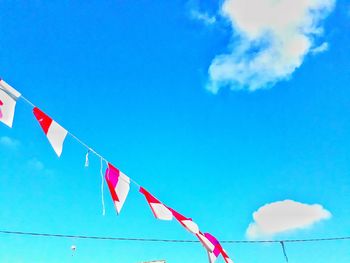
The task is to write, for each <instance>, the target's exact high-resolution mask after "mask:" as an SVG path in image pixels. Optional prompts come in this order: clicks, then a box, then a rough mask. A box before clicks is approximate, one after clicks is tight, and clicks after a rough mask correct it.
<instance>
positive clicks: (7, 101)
mask: <svg viewBox="0 0 350 263" xmlns="http://www.w3.org/2000/svg"><path fill="white" fill-rule="evenodd" d="M19 97H22V98H23V99H24V100H25V101H26V102H27V103H28V104H30V105H31V106H32V107H33V114H34V116H35V118H36V119H37V121H38V122H39V124H40V126H41V128H42V130H43V131H44V133H45V135H46V137H47V139H48V140H49V142H50V144H51V146H52V148H53V150H54V151H55V153H56V154H57V156H58V157H60V156H61V154H62V150H63V144H64V141H65V138H66V137H67V135H68V131H67V130H66V129H64V128H63V127H62V126H61V125H59V124H58V123H57V122H56V121H54V120H53V119H52V118H51V117H49V116H48V115H47V114H46V113H44V112H43V111H42V110H40V109H39V108H38V107H35V106H34V104H32V103H31V102H30V101H29V100H27V99H26V98H24V97H23V96H22V95H21V94H20V93H19V92H18V91H16V90H15V89H14V88H12V87H11V86H10V85H8V84H7V83H6V82H5V81H3V80H1V79H0V121H1V122H3V123H5V124H6V125H8V126H9V127H12V123H13V118H14V113H15V106H16V101H17V99H18V98H19ZM70 135H71V136H72V138H73V139H75V140H76V141H77V142H79V143H80V144H81V145H83V146H84V147H86V148H87V154H86V156H85V167H87V166H89V153H90V152H92V153H94V154H95V155H97V156H98V157H99V158H100V159H101V177H102V182H103V173H102V169H103V161H105V162H106V163H107V166H108V167H107V169H106V172H105V180H106V182H107V185H108V188H109V191H110V194H111V197H112V200H113V203H114V206H115V209H116V211H117V214H120V212H121V210H122V208H123V205H124V203H125V201H126V198H127V196H128V194H129V190H130V182H133V183H134V184H136V185H137V186H139V185H138V184H137V183H136V182H135V181H133V180H131V179H130V178H129V177H128V176H126V175H125V174H124V173H122V172H121V171H120V170H119V169H117V168H116V167H114V166H113V165H112V164H111V163H109V162H108V161H107V160H106V159H105V158H104V157H102V155H100V154H98V153H97V152H96V151H94V150H93V149H92V148H90V147H89V146H88V145H86V144H85V143H83V142H82V141H81V140H80V139H78V138H77V137H76V136H74V135H72V134H71V133H70ZM101 187H102V195H103V184H102V186H101ZM139 192H140V193H141V194H143V196H144V197H145V199H146V201H147V203H148V205H149V206H150V208H151V211H152V213H153V215H154V216H155V217H156V218H157V219H159V220H172V219H173V218H175V219H176V220H177V221H178V222H179V223H180V224H181V225H182V226H183V227H184V228H185V229H186V230H187V231H189V232H190V233H192V234H194V235H196V237H197V238H198V239H199V241H200V242H201V243H202V245H203V246H204V247H205V248H206V250H207V253H208V257H209V262H210V263H214V262H215V261H216V259H217V258H218V256H219V255H220V254H221V255H222V256H223V258H224V260H225V262H226V263H233V261H232V260H231V259H230V258H229V256H228V254H227V253H226V251H225V250H224V249H223V248H222V247H221V245H220V243H219V241H218V240H217V239H216V238H215V237H213V236H212V235H210V234H209V233H204V234H203V233H202V232H201V231H200V230H199V227H198V225H197V224H196V223H195V222H194V221H193V220H192V219H191V218H188V217H185V216H184V215H182V214H180V213H178V212H177V211H175V210H174V209H172V208H170V207H168V206H166V205H165V204H163V203H162V202H161V201H159V200H158V199H157V198H156V197H154V196H153V195H152V194H151V193H149V192H148V191H147V190H146V189H145V188H143V187H141V186H139ZM102 200H103V199H102ZM103 206H104V202H103Z"/></svg>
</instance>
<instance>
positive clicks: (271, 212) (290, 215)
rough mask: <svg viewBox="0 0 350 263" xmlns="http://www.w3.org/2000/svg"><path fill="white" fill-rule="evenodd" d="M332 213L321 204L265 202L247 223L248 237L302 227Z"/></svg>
mask: <svg viewBox="0 0 350 263" xmlns="http://www.w3.org/2000/svg"><path fill="white" fill-rule="evenodd" d="M331 216H332V214H331V213H330V212H329V211H328V210H326V209H324V208H323V207H322V205H319V204H314V205H308V204H303V203H299V202H295V201H293V200H285V201H278V202H274V203H270V204H266V205H264V206H262V207H260V208H259V209H258V211H256V212H254V214H253V218H254V222H252V223H250V224H249V227H248V229H247V231H246V234H247V236H248V237H249V238H253V239H254V238H259V237H271V236H273V235H275V234H278V233H283V232H286V231H291V230H297V229H304V228H308V227H311V226H312V225H313V224H315V223H317V222H319V221H321V220H325V219H329V218H331Z"/></svg>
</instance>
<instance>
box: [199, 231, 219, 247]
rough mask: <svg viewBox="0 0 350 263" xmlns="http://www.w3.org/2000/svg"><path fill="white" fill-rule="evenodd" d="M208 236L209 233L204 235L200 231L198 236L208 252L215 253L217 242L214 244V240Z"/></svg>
mask: <svg viewBox="0 0 350 263" xmlns="http://www.w3.org/2000/svg"><path fill="white" fill-rule="evenodd" d="M207 235H208V233H205V234H203V233H202V232H200V231H199V233H198V234H197V235H196V236H197V238H198V239H199V241H200V242H201V243H202V245H203V246H204V247H205V249H206V250H208V251H209V252H213V251H214V250H215V246H216V242H213V240H211V239H209V238H208V237H207Z"/></svg>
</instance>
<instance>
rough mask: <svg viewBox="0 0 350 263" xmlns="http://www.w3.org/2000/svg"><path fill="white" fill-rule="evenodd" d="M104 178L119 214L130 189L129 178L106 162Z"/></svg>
mask: <svg viewBox="0 0 350 263" xmlns="http://www.w3.org/2000/svg"><path fill="white" fill-rule="evenodd" d="M105 178H106V182H107V185H108V188H109V191H110V193H111V197H112V200H113V203H114V206H115V209H116V210H117V213H118V214H120V211H121V210H122V208H123V205H124V202H125V200H126V198H127V196H128V193H129V190H130V178H129V177H127V176H126V175H125V174H123V173H122V172H121V171H119V170H118V169H117V168H115V167H114V166H113V165H112V164H110V163H108V168H107V169H106V174H105Z"/></svg>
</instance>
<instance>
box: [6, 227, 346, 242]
mask: <svg viewBox="0 0 350 263" xmlns="http://www.w3.org/2000/svg"><path fill="white" fill-rule="evenodd" d="M0 234H9V235H20V236H34V237H49V238H74V239H91V240H112V241H134V242H160V243H199V241H198V240H188V239H158V238H128V237H108V236H87V235H66V234H50V233H37V232H22V231H8V230H0ZM340 240H350V236H349V237H329V238H310V239H285V240H223V241H220V242H221V243H226V244H239V243H241V244H254V243H280V244H283V243H301V242H323V241H340Z"/></svg>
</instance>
